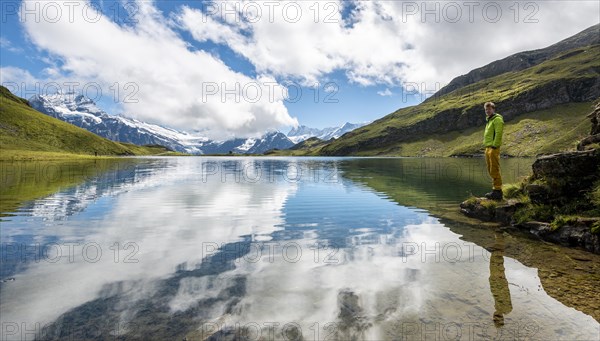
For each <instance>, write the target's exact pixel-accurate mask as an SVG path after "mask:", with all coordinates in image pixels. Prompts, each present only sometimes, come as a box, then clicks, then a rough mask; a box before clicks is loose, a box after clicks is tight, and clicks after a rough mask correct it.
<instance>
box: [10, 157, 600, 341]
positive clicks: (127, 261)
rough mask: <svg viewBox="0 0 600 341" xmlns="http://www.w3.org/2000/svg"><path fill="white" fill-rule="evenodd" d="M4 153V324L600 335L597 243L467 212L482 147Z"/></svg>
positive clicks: (526, 165)
mask: <svg viewBox="0 0 600 341" xmlns="http://www.w3.org/2000/svg"><path fill="white" fill-rule="evenodd" d="M531 162H532V160H531V159H508V160H502V163H501V167H502V172H503V175H504V180H505V183H509V182H515V181H518V180H519V179H520V178H521V177H523V176H525V175H527V174H528V173H529V171H530V165H531ZM0 167H1V169H0V170H1V185H2V190H1V193H0V194H1V200H2V202H1V203H2V207H1V212H2V217H1V218H0V219H2V221H1V223H0V224H1V229H0V232H1V234H0V242H1V246H2V250H1V251H2V252H1V255H2V267H1V269H0V270H1V271H0V280H2V282H1V283H0V289H1V292H0V319H1V322H2V339H3V340H4V339H6V340H10V339H34V338H35V337H37V338H38V339H70V340H80V339H106V340H108V339H111V340H115V339H118V340H121V339H122V340H130V339H131V340H134V339H139V340H151V339H155V340H183V339H184V338H187V340H205V339H214V340H218V339H224V340H314V339H319V340H362V339H366V340H402V339H404V340H532V339H533V340H599V339H600V325H599V323H598V319H599V317H600V303H599V300H600V299H599V298H598V297H600V295H599V294H600V292H599V288H598V287H599V286H598V283H599V279H600V259H599V257H598V256H596V255H592V254H589V253H585V252H582V251H578V250H571V249H566V248H562V247H559V246H556V245H551V244H547V243H542V242H539V241H536V240H533V239H531V238H528V237H526V236H520V235H518V234H516V233H513V232H511V233H510V234H509V233H506V232H503V231H502V230H498V229H495V228H494V227H493V226H488V225H485V224H481V223H479V222H477V221H472V220H470V219H468V218H465V217H463V216H462V215H461V214H460V213H459V212H458V203H459V202H460V201H462V200H464V199H465V198H466V197H467V196H468V195H469V194H470V193H473V194H476V195H481V194H483V193H485V192H487V191H489V189H490V185H491V182H490V179H489V178H488V176H487V174H485V165H484V160H483V159H392V158H200V157H198V158H140V159H127V160H119V161H97V162H21V163H0Z"/></svg>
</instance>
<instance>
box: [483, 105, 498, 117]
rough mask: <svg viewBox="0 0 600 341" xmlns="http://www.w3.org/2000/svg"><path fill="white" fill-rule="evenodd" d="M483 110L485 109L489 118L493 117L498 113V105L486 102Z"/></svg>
mask: <svg viewBox="0 0 600 341" xmlns="http://www.w3.org/2000/svg"><path fill="white" fill-rule="evenodd" d="M483 108H484V109H485V114H486V115H488V116H492V115H493V114H494V113H495V112H496V105H495V104H494V103H492V102H485V104H484V105H483Z"/></svg>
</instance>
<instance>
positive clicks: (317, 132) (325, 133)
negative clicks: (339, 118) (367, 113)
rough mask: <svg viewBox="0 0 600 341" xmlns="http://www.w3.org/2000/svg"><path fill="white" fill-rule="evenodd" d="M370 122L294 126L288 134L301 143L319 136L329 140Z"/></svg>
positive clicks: (290, 137)
mask: <svg viewBox="0 0 600 341" xmlns="http://www.w3.org/2000/svg"><path fill="white" fill-rule="evenodd" d="M367 124H368V122H365V123H348V122H346V123H344V125H342V126H340V127H329V128H324V129H317V128H309V127H307V126H304V125H301V126H298V127H297V128H292V130H290V132H289V133H288V134H287V137H288V138H289V139H290V140H292V141H293V142H294V143H300V142H302V141H305V140H308V139H309V138H311V137H318V138H319V139H321V140H324V141H328V140H331V139H337V138H339V137H340V136H342V135H344V134H345V133H347V132H350V131H352V130H354V129H357V128H360V127H362V126H364V125H367Z"/></svg>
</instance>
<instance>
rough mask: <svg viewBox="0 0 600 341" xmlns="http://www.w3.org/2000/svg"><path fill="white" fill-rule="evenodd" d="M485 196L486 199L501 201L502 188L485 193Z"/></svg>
mask: <svg viewBox="0 0 600 341" xmlns="http://www.w3.org/2000/svg"><path fill="white" fill-rule="evenodd" d="M484 197H485V198H486V199H491V200H497V201H500V200H502V190H501V189H494V190H492V191H491V192H489V193H486V194H484Z"/></svg>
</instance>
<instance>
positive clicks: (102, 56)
mask: <svg viewBox="0 0 600 341" xmlns="http://www.w3.org/2000/svg"><path fill="white" fill-rule="evenodd" d="M53 4H55V6H60V9H61V11H62V13H64V14H67V13H73V15H72V16H71V15H63V16H61V17H60V18H59V19H58V20H54V19H53V18H46V20H28V18H29V19H32V18H33V16H31V17H22V21H23V26H24V28H25V31H26V33H27V34H28V36H29V38H30V39H31V41H32V42H33V43H34V44H35V45H36V46H38V47H39V48H42V49H44V50H47V51H48V52H50V53H51V54H52V55H53V56H54V57H56V58H57V59H59V60H60V61H61V65H60V68H61V71H62V72H63V74H68V75H69V76H71V77H73V78H75V79H81V80H83V81H86V80H87V81H94V82H98V83H99V84H101V85H102V88H103V90H105V91H112V92H114V93H117V92H116V91H115V90H114V89H115V87H116V88H118V89H119V90H120V91H119V92H118V93H117V94H118V96H117V97H118V99H119V100H120V101H121V103H122V106H123V108H124V110H125V111H126V112H127V114H128V115H129V116H133V117H136V118H138V119H141V120H145V121H149V122H153V123H160V124H165V125H169V126H172V127H175V128H181V129H187V130H192V129H198V130H206V129H209V130H208V131H205V134H206V135H207V136H208V137H210V138H228V137H231V136H238V137H241V136H257V135H260V134H262V133H264V131H265V130H268V129H273V128H277V127H279V126H285V125H291V126H294V125H297V124H298V122H297V120H296V119H295V118H292V117H291V116H290V115H289V113H288V111H287V108H286V107H285V105H284V103H283V100H284V97H283V93H282V91H281V88H279V87H277V86H276V85H277V83H276V81H275V79H274V78H273V77H271V76H269V75H264V74H259V75H258V76H256V77H254V78H253V77H248V76H246V75H244V74H242V73H239V72H235V71H233V70H231V69H230V68H229V67H228V66H227V65H225V64H224V63H223V62H222V61H221V60H220V59H218V58H217V57H215V56H213V55H211V54H210V53H207V52H205V51H202V50H198V51H192V50H190V47H189V46H188V43H187V42H186V41H185V40H183V39H182V38H181V37H180V36H179V35H178V34H177V33H176V32H175V31H174V30H173V29H172V28H171V27H170V26H169V23H168V19H166V18H165V17H164V16H163V14H162V13H161V12H160V11H158V10H157V9H156V8H155V7H154V6H153V3H151V2H147V1H139V2H136V4H137V12H136V14H135V16H134V17H133V19H135V21H136V22H135V23H132V24H131V25H123V26H120V25H118V24H116V23H114V22H112V21H110V20H109V19H108V18H107V17H105V16H98V18H99V19H96V17H97V16H96V13H95V12H94V9H93V8H91V7H89V5H87V4H88V3H87V1H82V0H80V1H77V2H72V1H71V2H70V3H69V6H71V7H72V8H75V10H71V12H69V11H70V9H69V7H67V5H66V3H64V2H53ZM44 5H45V2H44V1H33V0H32V1H24V2H23V4H22V6H23V7H24V8H27V10H28V11H31V10H37V11H38V12H39V15H40V16H41V17H42V18H45V17H44V16H43V14H44V13H47V9H45V8H44ZM84 8H85V10H83V9H84ZM86 15H87V16H86ZM86 18H87V19H86ZM89 18H92V20H90V19H89ZM51 19H52V20H51ZM108 89H111V90H108Z"/></svg>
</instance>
